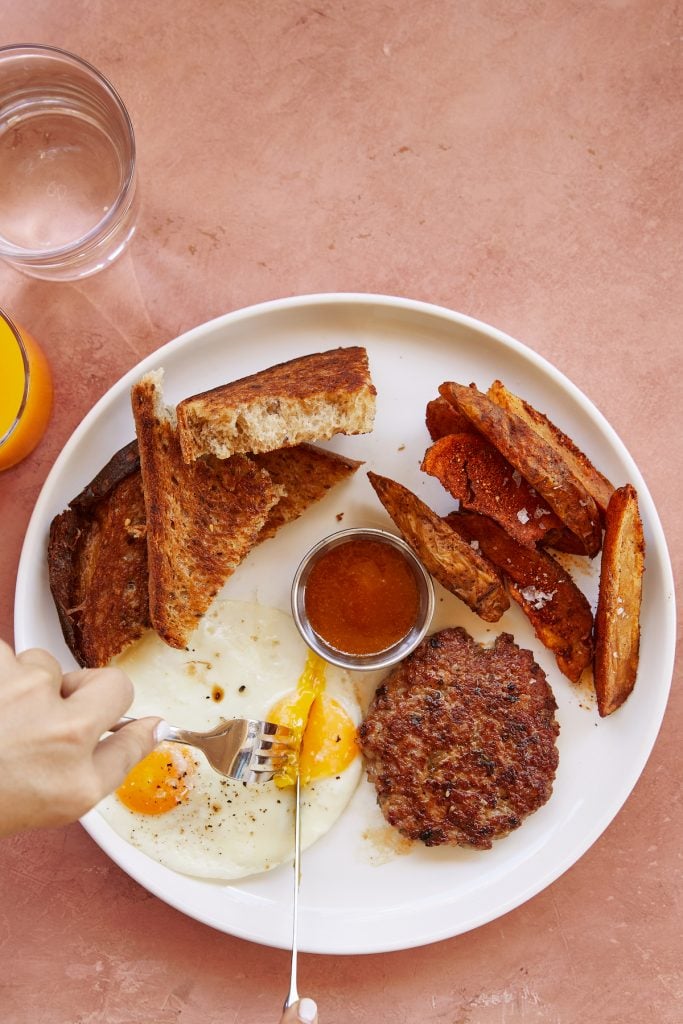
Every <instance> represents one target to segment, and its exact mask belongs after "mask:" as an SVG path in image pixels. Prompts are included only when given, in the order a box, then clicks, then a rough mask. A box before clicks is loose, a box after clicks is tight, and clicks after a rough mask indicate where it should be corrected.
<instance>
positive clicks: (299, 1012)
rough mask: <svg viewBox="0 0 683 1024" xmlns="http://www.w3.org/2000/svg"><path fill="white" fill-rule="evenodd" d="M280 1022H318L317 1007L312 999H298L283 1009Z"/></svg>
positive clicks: (303, 1023) (310, 1023) (289, 1023)
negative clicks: (286, 1008)
mask: <svg viewBox="0 0 683 1024" xmlns="http://www.w3.org/2000/svg"><path fill="white" fill-rule="evenodd" d="M280 1024H318V1007H317V1006H316V1005H315V1003H314V1002H313V1000H312V999H300V1000H299V1002H298V1003H292V1005H291V1006H290V1007H289V1009H288V1010H285V1012H284V1013H283V1014H282V1017H281V1019H280Z"/></svg>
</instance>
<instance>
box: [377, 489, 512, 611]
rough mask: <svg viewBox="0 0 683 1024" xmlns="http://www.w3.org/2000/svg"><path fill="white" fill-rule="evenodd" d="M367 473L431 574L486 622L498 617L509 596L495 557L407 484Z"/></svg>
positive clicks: (393, 517)
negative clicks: (471, 542) (479, 549)
mask: <svg viewBox="0 0 683 1024" xmlns="http://www.w3.org/2000/svg"><path fill="white" fill-rule="evenodd" d="M368 479H369V481H370V483H371V484H372V486H373V487H374V489H375V492H376V494H377V497H378V498H379V500H380V501H381V502H382V504H383V505H384V507H385V509H386V510H387V512H388V513H389V515H390V516H391V518H392V519H393V521H394V522H395V523H396V526H398V528H399V530H400V531H401V533H402V534H403V536H404V538H405V540H406V541H407V542H408V544H410V546H411V548H413V550H414V551H415V553H416V554H417V556H418V557H419V558H420V559H421V560H422V561H423V562H424V564H425V566H426V568H427V569H428V571H429V572H430V573H431V574H432V576H434V578H435V579H437V580H438V581H439V583H441V585H442V586H444V587H445V588H446V590H450V592H451V593H452V594H455V595H456V597H459V598H460V600H461V601H464V602H465V604H466V605H467V606H468V607H469V608H471V609H472V611H473V612H476V613H477V615H479V616H480V617H481V618H482V619H484V620H485V621H486V622H497V621H498V619H499V618H500V617H501V615H502V614H503V612H504V611H506V610H507V609H508V608H509V607H510V600H509V598H508V596H507V594H506V593H505V588H504V587H503V584H502V582H501V579H500V577H499V575H498V573H497V571H496V569H494V567H493V566H492V565H491V563H490V562H488V561H487V560H486V559H485V558H483V557H482V556H481V555H478V554H477V552H476V551H474V550H473V549H472V548H471V547H470V545H469V544H468V543H467V542H466V541H464V540H462V538H461V537H459V536H458V535H457V534H456V533H455V531H454V530H452V529H451V528H450V527H449V526H448V524H447V523H445V522H444V521H443V520H442V519H441V518H440V517H439V516H437V515H436V513H435V512H432V510H431V509H430V508H429V507H428V506H427V505H425V503H424V502H423V501H421V500H420V499H419V498H418V497H417V495H415V494H413V493H412V491H409V490H408V489H407V488H406V487H403V485H402V484H399V483H397V482H396V481H395V480H390V479H389V478H388V477H385V476H379V475H378V474H377V473H372V472H369V473H368Z"/></svg>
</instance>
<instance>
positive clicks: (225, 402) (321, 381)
mask: <svg viewBox="0 0 683 1024" xmlns="http://www.w3.org/2000/svg"><path fill="white" fill-rule="evenodd" d="M375 395H376V391H375V388H374V386H373V384H372V380H371V377H370V369H369V366H368V356H367V352H366V350H365V349H364V348H361V347H360V346H351V347H348V348H337V349H332V350H330V351H329V352H318V353H315V354H314V355H308V356H300V357H298V358H297V359H290V360H289V361H288V362H285V363H278V364H277V365H276V366H271V367H269V368H268V369H267V370H262V371H261V372H259V373H254V374H251V375H250V376H248V377H243V378H242V379H241V380H236V381H233V382H232V383H229V384H223V385H221V386H220V387H217V388H213V389H212V390H210V391H205V392H204V393H203V394H200V395H193V396H192V397H190V398H186V399H185V400H184V401H182V402H181V403H180V404H179V405H178V408H177V416H178V431H179V437H180V444H181V448H182V452H183V457H184V458H185V460H186V461H188V462H189V461H192V460H193V459H196V458H199V457H200V456H202V455H206V454H208V453H212V454H214V455H217V456H219V457H220V458H227V457H229V456H230V455H233V454H236V453H241V452H243V453H258V452H267V451H274V450H276V449H278V448H285V447H291V446H292V445H296V444H300V443H302V442H305V441H325V440H327V439H329V438H330V437H332V436H333V435H334V434H336V433H342V434H360V433H366V432H367V431H369V430H371V429H372V425H373V420H374V413H375Z"/></svg>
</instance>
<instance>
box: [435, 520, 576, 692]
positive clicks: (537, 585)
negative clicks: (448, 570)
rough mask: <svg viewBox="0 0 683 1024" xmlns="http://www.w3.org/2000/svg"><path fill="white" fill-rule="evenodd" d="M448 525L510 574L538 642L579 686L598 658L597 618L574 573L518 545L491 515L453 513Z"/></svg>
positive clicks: (510, 582) (516, 597)
mask: <svg viewBox="0 0 683 1024" xmlns="http://www.w3.org/2000/svg"><path fill="white" fill-rule="evenodd" d="M446 522H447V523H448V524H449V526H451V527H452V528H453V529H454V530H456V531H457V533H458V534H459V535H460V536H461V537H463V538H464V539H465V540H467V541H470V542H474V543H476V544H477V545H478V548H479V550H480V551H481V552H482V554H483V555H485V557H486V558H488V559H489V561H491V562H493V564H494V565H496V566H498V568H499V569H500V570H501V571H502V572H503V573H504V575H505V577H506V579H507V583H508V590H509V592H510V594H511V596H512V597H513V598H514V600H515V601H516V602H517V604H519V606H520V607H521V609H522V610H523V612H524V613H525V615H526V616H527V618H528V619H529V621H530V622H531V625H532V626H533V627H534V631H535V633H536V636H537V637H538V639H539V640H540V641H541V643H542V644H543V645H544V646H545V647H547V648H548V649H549V650H551V651H552V652H553V654H554V655H555V660H556V661H557V664H558V667H559V669H560V671H561V672H562V673H563V674H564V675H566V676H567V678H568V679H571V681H572V682H573V683H576V682H578V681H579V679H580V678H581V674H582V673H583V670H584V669H585V668H587V667H588V666H589V665H590V662H591V658H592V656H593V641H592V631H593V614H592V612H591V606H590V604H589V602H588V600H587V599H586V597H585V596H584V595H583V594H582V593H581V591H580V590H579V588H578V587H577V586H576V584H575V583H574V581H573V579H572V578H571V576H570V575H569V573H567V572H566V571H565V570H564V569H563V568H562V566H561V565H559V563H558V562H556V561H555V559H554V558H551V557H550V555H548V554H546V553H545V552H543V551H537V550H535V549H530V548H527V547H524V546H522V545H520V544H518V543H517V542H516V541H515V540H513V538H512V537H510V536H509V535H508V534H507V533H506V532H505V530H502V529H501V528H500V527H499V526H498V525H497V524H496V523H494V522H493V521H492V520H491V519H488V518H486V517H485V516H480V515H476V514H474V513H471V512H453V513H451V515H449V516H446Z"/></svg>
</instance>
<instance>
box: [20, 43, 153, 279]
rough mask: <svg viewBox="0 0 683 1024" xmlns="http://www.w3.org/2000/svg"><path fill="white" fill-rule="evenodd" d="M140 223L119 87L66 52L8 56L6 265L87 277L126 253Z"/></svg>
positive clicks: (45, 274) (129, 130)
mask: <svg viewBox="0 0 683 1024" xmlns="http://www.w3.org/2000/svg"><path fill="white" fill-rule="evenodd" d="M135 215H136V189H135V137H134V134H133V126H132V124H131V120H130V117H129V116H128V112H127V110H126V108H125V106H124V104H123V101H122V100H121V98H120V96H119V95H118V93H117V92H116V90H115V89H114V87H113V86H112V85H111V84H110V83H109V82H108V81H107V80H106V78H104V77H103V76H102V75H101V74H100V73H99V71H97V70H96V69H95V68H94V67H92V65H91V64H88V62H87V61H85V60H82V59H81V58H80V57H76V56H75V55H74V54H71V53H67V52H66V51H65V50H60V49H58V48H57V47H54V46H3V47H0V258H2V259H4V260H6V261H7V262H8V263H10V264H12V266H14V267H16V268H17V269H18V270H22V271H24V273H26V274H30V275H31V276H33V277H40V278H44V279H46V280H50V281H55V280H62V281H65V280H73V279H75V278H81V277H87V276H88V275H90V274H94V273H96V272H97V271H98V270H102V269H103V268H104V267H106V266H108V265H109V264H110V263H111V262H112V261H113V260H115V259H116V258H117V256H119V255H120V254H121V253H122V252H123V250H124V249H125V247H126V245H127V244H128V242H129V241H130V239H131V237H132V235H133V232H134V231H135Z"/></svg>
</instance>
